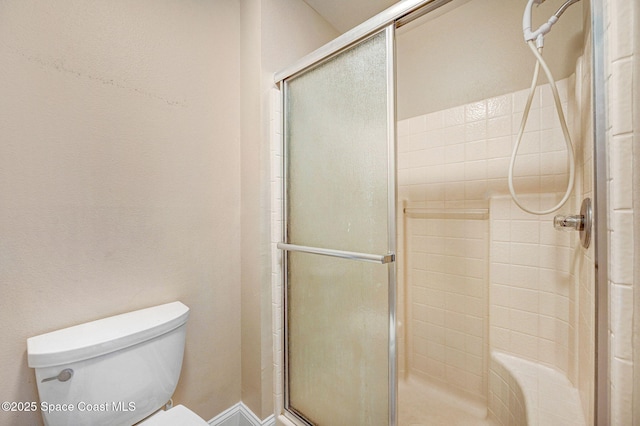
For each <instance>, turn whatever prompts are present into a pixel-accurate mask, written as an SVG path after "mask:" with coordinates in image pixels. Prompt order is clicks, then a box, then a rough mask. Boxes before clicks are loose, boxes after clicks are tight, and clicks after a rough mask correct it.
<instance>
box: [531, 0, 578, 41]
mask: <svg viewBox="0 0 640 426" xmlns="http://www.w3.org/2000/svg"><path fill="white" fill-rule="evenodd" d="M544 1H545V0H529V1H528V2H527V6H526V7H525V9H524V14H523V16H522V32H523V33H524V41H525V42H528V41H532V40H535V41H536V44H537V45H538V47H542V45H543V44H544V35H545V34H547V33H548V32H549V31H551V27H552V26H553V24H555V23H556V22H558V19H559V18H560V16H562V14H563V13H564V12H565V10H567V9H568V8H569V6H571V5H572V4H574V3H577V2H578V1H580V0H567V1H566V2H564V4H563V5H562V6H560V8H559V9H558V10H557V11H556V13H554V14H553V15H551V17H550V18H549V20H548V21H547V22H545V23H544V24H542V25H540V27H538V29H537V30H535V31H532V30H531V12H532V9H533V5H534V4H536V5H540V4H542V3H543V2H544Z"/></svg>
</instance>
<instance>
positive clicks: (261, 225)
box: [241, 0, 339, 418]
mask: <svg viewBox="0 0 640 426" xmlns="http://www.w3.org/2000/svg"><path fill="white" fill-rule="evenodd" d="M241 7H242V34H243V46H242V61H243V62H242V72H243V74H242V86H243V93H242V401H243V402H244V403H245V404H246V405H247V406H248V407H249V408H250V409H251V410H252V411H253V412H254V413H256V414H257V415H258V416H259V417H260V418H265V417H267V416H268V415H270V414H272V413H273V410H274V403H273V356H272V351H273V344H272V327H271V323H272V320H271V318H272V311H271V304H272V297H271V252H270V248H271V246H270V241H271V211H270V208H271V205H270V195H271V184H270V164H271V157H270V151H269V136H270V132H269V130H270V108H271V103H270V90H271V89H272V88H273V87H274V82H273V74H274V73H275V72H277V71H279V70H280V69H282V68H284V67H286V66H287V65H289V64H291V63H293V62H295V61H296V60H297V59H299V58H301V57H303V56H304V55H306V54H307V53H309V52H311V51H313V50H314V49H316V48H318V47H320V46H322V45H323V44H325V43H327V42H329V41H331V40H332V39H333V38H335V37H337V36H338V35H339V34H338V32H337V31H336V30H335V29H334V28H333V27H331V26H330V25H329V24H328V23H327V22H326V21H325V20H324V19H322V18H321V17H320V16H319V15H318V14H317V13H316V12H315V11H314V10H313V9H311V8H310V7H309V6H308V5H307V4H306V3H304V2H303V1H301V0H242V1H241Z"/></svg>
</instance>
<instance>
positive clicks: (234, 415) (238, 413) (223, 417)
mask: <svg viewBox="0 0 640 426" xmlns="http://www.w3.org/2000/svg"><path fill="white" fill-rule="evenodd" d="M209 424H210V425H211V426H275V424H276V419H275V417H274V416H273V414H272V415H270V416H269V417H267V418H266V419H264V420H260V419H259V418H258V416H256V415H255V414H254V413H253V411H251V410H250V409H249V407H247V406H246V405H244V404H243V403H242V401H240V402H238V403H237V404H236V405H234V406H232V407H230V408H227V409H226V410H224V411H223V412H222V413H220V414H218V415H217V416H215V417H214V418H213V419H211V420H209Z"/></svg>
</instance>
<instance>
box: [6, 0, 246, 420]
mask: <svg viewBox="0 0 640 426" xmlns="http://www.w3.org/2000/svg"><path fill="white" fill-rule="evenodd" d="M239 18H240V15H239V6H238V2H237V1H209V2H203V1H181V2H176V1H169V0H161V1H146V0H143V1H138V2H129V1H109V2H98V1H91V2H87V1H80V0H61V1H56V2H39V1H31V0H20V1H3V2H1V3H0V40H2V41H1V42H0V57H2V60H1V61H0V81H1V82H2V83H1V84H0V117H1V118H0V135H1V136H0V206H1V208H0V236H1V237H0V289H2V295H1V296H2V297H1V298H0V320H1V321H2V323H3V324H4V326H3V327H2V331H1V332H0V338H1V339H2V345H0V363H1V364H2V366H3V367H2V369H1V370H0V383H2V386H1V387H0V400H2V401H37V400H38V396H37V390H36V385H35V383H34V375H33V371H32V370H31V369H30V368H28V367H27V361H26V339H27V338H28V337H30V336H34V335H37V334H40V333H44V332H48V331H51V330H55V329H58V328H61V327H66V326H71V325H74V324H77V323H81V322H85V321H88V320H93V319H97V318H100V317H104V316H108V315H112V314H118V313H122V312H126V311H130V310H134V309H138V308H143V307H148V306H151V305H154V304H160V303H164V302H168V301H172V300H181V301H182V302H184V303H185V304H186V305H188V306H189V307H190V308H191V317H190V320H189V324H188V339H187V349H186V353H185V361H184V367H183V372H182V377H181V380H180V383H179V385H178V390H177V392H176V394H175V398H174V401H175V402H176V403H184V404H187V405H188V406H189V407H191V408H192V409H193V410H194V411H196V412H197V413H198V414H200V415H201V416H202V417H204V418H205V419H209V418H211V417H213V415H215V414H217V413H218V412H220V411H222V410H224V409H226V408H228V407H229V406H231V405H233V404H234V403H236V402H237V401H238V400H240V382H239V377H240V360H239V357H238V353H239V351H240V314H239V312H240V273H239V271H240V243H239V239H238V236H239V234H240V220H239V217H240V175H239V169H240V144H239V139H240V110H239V100H238V93H239V90H240V86H239V84H240V79H239V59H240V58H239V50H240V47H239V36H240V34H239ZM40 421H41V420H40V416H39V414H10V413H4V412H0V423H2V424H4V425H12V424H15V425H17V424H37V423H38V422H40Z"/></svg>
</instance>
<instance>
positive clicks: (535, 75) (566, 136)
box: [508, 40, 575, 215]
mask: <svg viewBox="0 0 640 426" xmlns="http://www.w3.org/2000/svg"><path fill="white" fill-rule="evenodd" d="M527 45H528V46H529V48H530V49H531V51H532V52H533V54H534V55H535V57H536V59H537V60H536V66H535V69H534V71H533V81H532V82H531V89H530V91H529V97H528V98H527V103H526V105H525V107H524V113H523V115H522V121H521V122H520V130H519V131H518V136H517V138H516V143H515V145H514V146H513V152H512V153H511V162H510V163H509V175H508V181H509V192H510V193H511V198H513V201H514V202H515V203H516V204H517V205H518V207H520V208H521V209H522V210H524V211H525V212H527V213H531V214H535V215H544V214H549V213H553V212H555V211H556V210H558V209H559V208H561V207H562V206H563V205H564V204H565V203H566V202H567V200H568V199H569V197H570V196H571V191H572V190H573V182H574V179H575V158H574V155H573V145H572V144H571V136H570V135H569V129H568V128H567V122H566V120H565V118H564V114H563V112H562V103H561V102H560V95H559V94H558V88H557V87H556V82H555V80H554V79H553V75H551V70H550V69H549V67H548V66H547V63H546V62H545V61H544V59H543V58H542V48H540V49H539V50H538V49H537V48H536V45H535V44H534V42H533V41H532V40H529V41H528V42H527ZM540 66H542V69H543V70H544V72H545V74H546V76H547V80H549V86H551V91H552V92H553V99H554V102H555V105H556V111H557V112H558V118H559V119H560V126H561V127H562V133H563V135H564V142H565V146H566V149H567V155H568V160H569V182H568V183H567V190H566V192H565V194H564V197H562V200H560V202H559V203H558V204H557V205H555V206H554V207H552V208H550V209H547V210H542V211H536V210H531V209H529V208H527V207H525V206H524V205H523V204H522V201H520V199H519V198H518V196H517V194H516V190H515V188H514V187H513V167H514V165H515V163H516V156H517V154H518V149H519V148H520V143H521V142H522V136H523V135H524V128H525V126H526V124H527V118H528V116H529V110H530V109H531V101H532V100H533V95H534V93H535V90H536V84H537V82H538V74H539V72H540Z"/></svg>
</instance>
